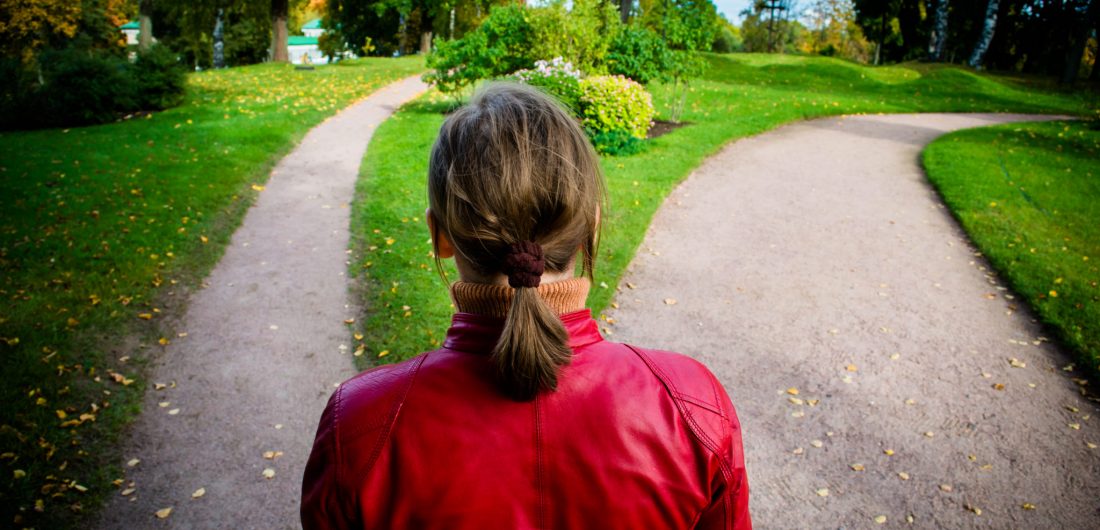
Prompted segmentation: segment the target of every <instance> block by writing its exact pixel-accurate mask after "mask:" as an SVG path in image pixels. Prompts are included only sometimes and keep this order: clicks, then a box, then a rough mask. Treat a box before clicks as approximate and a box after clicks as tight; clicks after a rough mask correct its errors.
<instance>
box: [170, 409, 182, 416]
mask: <svg viewBox="0 0 1100 530" xmlns="http://www.w3.org/2000/svg"><path fill="white" fill-rule="evenodd" d="M179 413H180V409H172V410H170V411H168V414H169V415H171V416H175V415H176V414H179Z"/></svg>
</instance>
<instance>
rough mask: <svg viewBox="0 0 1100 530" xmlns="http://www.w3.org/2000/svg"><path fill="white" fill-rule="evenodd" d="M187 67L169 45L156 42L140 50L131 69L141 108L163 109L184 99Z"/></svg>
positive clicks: (138, 104)
mask: <svg viewBox="0 0 1100 530" xmlns="http://www.w3.org/2000/svg"><path fill="white" fill-rule="evenodd" d="M186 75H187V69H186V68H185V67H184V66H183V65H182V64H180V62H179V58H178V57H176V54H175V53H174V52H172V50H169V49H168V47H166V46H161V45H160V44H154V45H153V47H152V48H149V50H148V51H145V52H140V53H138V56H137V60H136V61H134V66H133V68H132V69H131V76H132V78H133V81H134V83H135V85H136V103H137V106H138V108H139V109H143V110H162V109H167V108H169V107H174V106H176V105H179V104H180V103H182V102H183V90H184V83H185V82H186Z"/></svg>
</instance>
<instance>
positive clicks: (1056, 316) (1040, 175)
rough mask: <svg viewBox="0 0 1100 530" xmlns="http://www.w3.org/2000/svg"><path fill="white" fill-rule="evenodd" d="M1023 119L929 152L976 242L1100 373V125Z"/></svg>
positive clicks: (944, 141) (947, 139) (932, 175)
mask: <svg viewBox="0 0 1100 530" xmlns="http://www.w3.org/2000/svg"><path fill="white" fill-rule="evenodd" d="M1098 125H1100V124H1098V123H1097V122H1095V121H1094V122H1092V123H1088V122H1086V123H1081V122H1052V123H1025V124H1012V125H1002V126H996V127H985V128H981V129H971V130H965V131H959V132H956V133H952V134H949V135H947V136H944V137H942V138H940V139H938V140H936V141H935V142H933V143H932V144H931V145H930V146H928V148H927V149H926V150H925V151H924V166H925V169H926V170H927V172H928V178H929V179H930V180H931V181H932V183H933V184H934V185H935V186H936V188H938V189H939V191H940V193H941V194H942V195H943V198H944V201H945V202H946V203H947V205H948V206H949V207H950V208H951V210H952V211H953V212H954V214H955V216H956V217H957V218H958V219H959V222H960V223H961V224H962V226H963V228H965V229H966V232H967V233H968V234H970V238H971V239H972V240H973V241H974V243H975V244H977V246H978V248H979V249H981V252H982V253H983V254H984V255H985V256H986V257H987V258H988V259H989V261H990V262H991V263H992V264H993V266H994V267H995V268H996V269H997V270H998V271H999V272H1000V273H1001V274H1002V276H1003V277H1005V278H1006V279H1007V281H1008V282H1009V283H1010V284H1011V286H1012V288H1013V290H1014V291H1015V292H1016V293H1017V294H1019V295H1020V296H1021V297H1022V298H1023V299H1024V300H1025V301H1026V302H1027V303H1028V304H1030V305H1031V307H1032V308H1034V310H1035V312H1036V313H1038V315H1039V317H1040V318H1041V319H1042V320H1043V322H1044V323H1045V324H1047V325H1049V326H1050V328H1051V329H1053V330H1055V332H1056V333H1057V334H1058V336H1059V338H1060V339H1061V340H1062V342H1063V343H1065V344H1066V345H1068V346H1069V347H1070V348H1071V349H1073V350H1074V351H1075V353H1077V355H1078V358H1079V359H1081V364H1083V365H1085V366H1084V367H1085V368H1086V371H1089V372H1091V373H1092V375H1096V374H1097V372H1098V371H1100V285H1098V284H1100V128H1098Z"/></svg>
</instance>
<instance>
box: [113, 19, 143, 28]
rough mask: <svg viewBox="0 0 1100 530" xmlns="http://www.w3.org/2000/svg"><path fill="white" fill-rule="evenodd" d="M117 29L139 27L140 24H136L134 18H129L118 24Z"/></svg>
mask: <svg viewBox="0 0 1100 530" xmlns="http://www.w3.org/2000/svg"><path fill="white" fill-rule="evenodd" d="M118 29H141V24H138V21H136V20H131V21H129V22H127V23H125V24H123V25H121V26H119V27H118Z"/></svg>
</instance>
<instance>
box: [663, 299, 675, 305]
mask: <svg viewBox="0 0 1100 530" xmlns="http://www.w3.org/2000/svg"><path fill="white" fill-rule="evenodd" d="M665 305H676V299H675V298H665Z"/></svg>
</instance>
